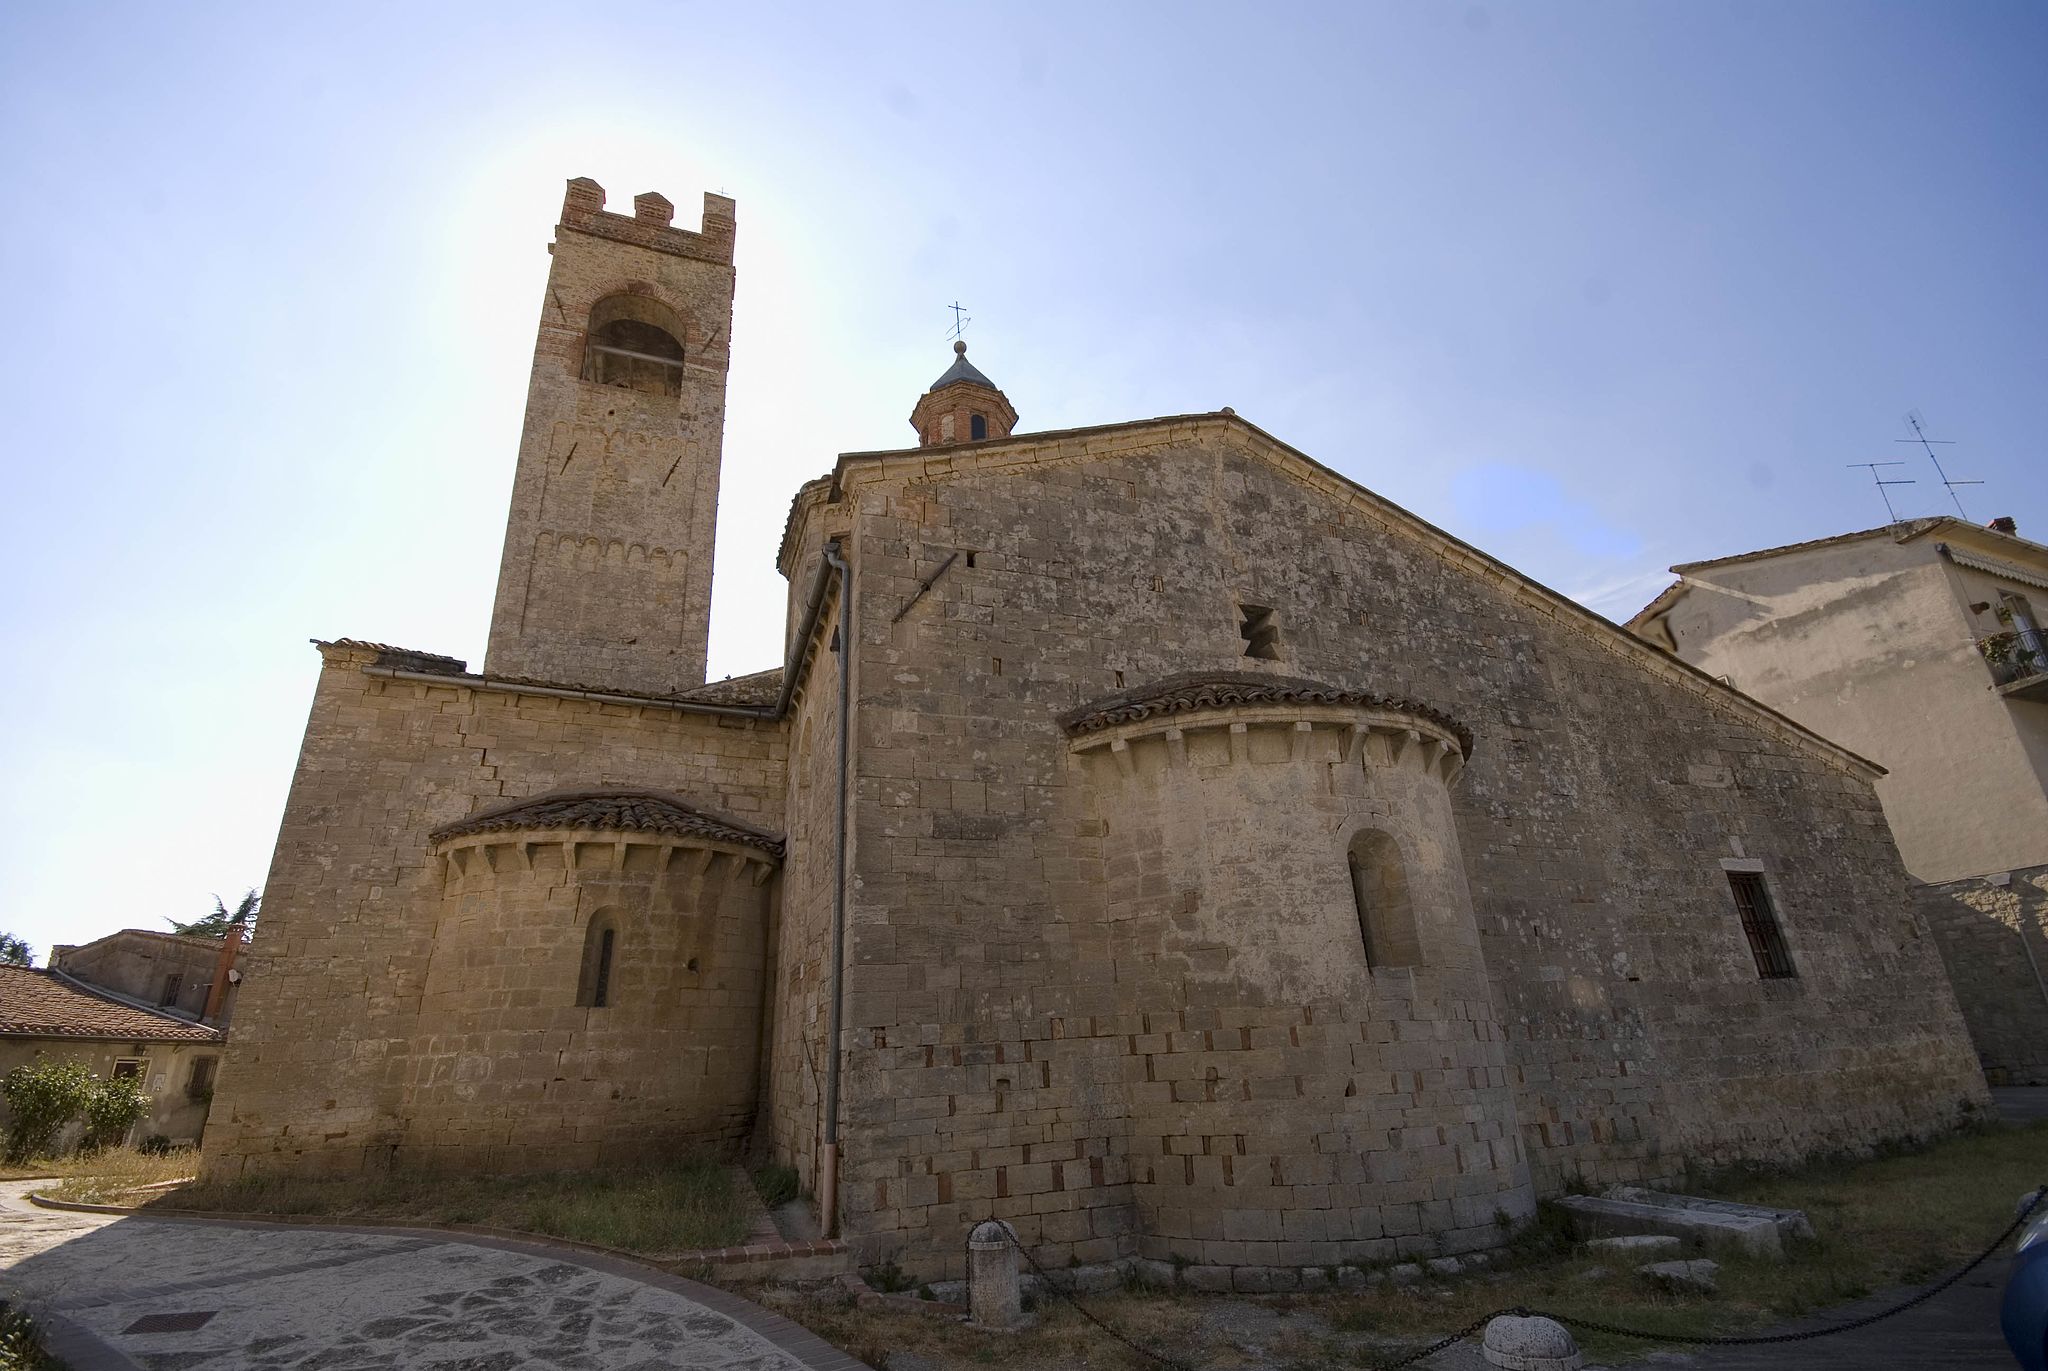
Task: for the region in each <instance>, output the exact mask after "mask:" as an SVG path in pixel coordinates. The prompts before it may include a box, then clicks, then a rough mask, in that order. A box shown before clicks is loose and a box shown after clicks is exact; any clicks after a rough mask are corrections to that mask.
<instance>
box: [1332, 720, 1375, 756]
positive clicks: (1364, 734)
mask: <svg viewBox="0 0 2048 1371" xmlns="http://www.w3.org/2000/svg"><path fill="white" fill-rule="evenodd" d="M1371 736H1372V726H1371V725H1369V724H1353V725H1351V727H1350V728H1348V729H1346V730H1345V732H1344V739H1343V741H1342V742H1340V743H1339V744H1338V752H1337V757H1338V760H1339V761H1342V762H1346V763H1349V762H1359V763H1361V764H1362V763H1363V762H1364V761H1365V740H1366V739H1367V738H1369V737H1371Z"/></svg>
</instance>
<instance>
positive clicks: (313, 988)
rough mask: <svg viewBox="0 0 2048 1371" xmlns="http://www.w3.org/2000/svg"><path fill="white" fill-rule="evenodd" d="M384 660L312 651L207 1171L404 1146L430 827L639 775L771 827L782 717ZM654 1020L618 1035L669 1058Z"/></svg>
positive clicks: (777, 796) (377, 1161) (364, 1159)
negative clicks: (406, 667)
mask: <svg viewBox="0 0 2048 1371" xmlns="http://www.w3.org/2000/svg"><path fill="white" fill-rule="evenodd" d="M385 655H386V654H384V653H383V652H381V651H380V650H378V649H377V648H375V647H369V646H360V645H354V644H347V643H341V644H331V645H327V646H326V647H324V648H323V649H322V656H323V659H324V661H323V667H322V670H321V673H320V679H319V683H318V686H317V688H316V691H315V693H314V699H313V708H312V713H311V717H310V718H309V720H308V722H307V728H306V738H305V742H304V744H303V746H302V748H301V751H300V754H299V763H298V769H297V772H296V774H295V775H294V777H293V781H292V788H291V792H290V795H289V797H288V799H287V800H286V804H285V815H284V821H283V824H282V827H281V828H280V831H279V834H278V844H277V849H276V853H275V855H274V856H273V858H272V861H271V868H270V875H269V879H268V881H267V882H266V884H265V887H264V920H263V932H262V934H261V935H260V936H259V937H257V938H255V939H254V940H252V942H251V944H250V947H249V949H248V951H247V952H246V953H244V956H245V957H246V958H247V959H248V962H249V976H248V980H247V982H246V986H245V990H244V994H243V998H242V1001H241V1004H240V1005H239V1006H238V1009H237V1018H236V1024H235V1031H234V1034H233V1037H232V1038H231V1039H230V1041H229V1044H228V1047H227V1052H226V1056H225V1058H224V1060H223V1062H222V1066H221V1075H220V1082H219V1085H218V1087H217V1090H216V1098H215V1103H214V1108H213V1112H212V1117H211V1119H210V1121H209V1124H208V1127H207V1136H206V1146H205V1149H204V1156H203V1166H204V1168H205V1170H206V1172H207V1173H208V1174H210V1175H236V1174H240V1173H242V1172H244V1171H261V1170H282V1169H294V1170H297V1171H300V1172H321V1171H326V1172H336V1173H346V1172H354V1171H359V1170H362V1169H365V1168H375V1167H380V1166H384V1165H387V1164H389V1163H390V1162H391V1160H392V1159H393V1158H394V1156H395V1155H396V1154H397V1152H398V1150H399V1149H401V1148H402V1147H403V1146H404V1145H405V1144H406V1142H407V1131H406V1127H405V1122H404V1120H405V1101H406V1098H407V1092H408V1091H409V1090H410V1089H411V1088H412V1085H413V1083H414V1080H415V1065H414V1061H413V1041H414V1036H415V1034H416V1033H417V1032H418V1031H419V1028H420V1011H421V1007H422V999H423V997H424V996H425V995H426V993H427V990H428V982H429V977H430V969H431V967H432V964H433V954H434V932H435V929H436V927H437V925H438V924H439V922H440V920H441V918H442V914H443V880H444V878H443V870H442V864H441V863H442V859H441V858H439V857H437V856H436V855H435V853H434V852H433V851H432V849H431V848H430V846H429V843H428V838H427V835H428V833H429V832H430V831H431V830H433V829H434V828H436V827H437V826H439V825H442V824H446V823H451V822H453V821H454V820H457V819H460V818H463V817H465V816H467V815H469V814H471V813H473V812H475V811H476V810H478V809H480V808H483V807H485V806H488V805H494V804H500V803H502V802H504V801H505V800H508V799H520V798H525V797H530V796H534V795H539V794H542V793H545V792H548V791H553V790H559V789H564V788H569V787H593V786H622V785H631V786H645V787H648V788H651V789H657V790H662V791H668V792H673V793H676V794H679V795H682V796H684V797H687V798H689V799H691V800H693V801H695V802H697V803H699V804H701V805H702V806H703V807H704V808H706V809H709V810H714V811H718V812H722V813H725V814H728V815H731V816H732V817H734V818H737V819H740V820H742V821H744V822H746V823H749V824H752V825H753V826H755V827H757V828H761V829H766V830H769V831H778V830H779V829H780V828H781V825H782V799H783V795H782V774H783V767H784V762H785V759H784V747H783V740H782V730H781V728H780V726H779V725H776V724H772V723H760V722H753V721H747V720H741V719H732V718H721V717H714V716H709V715H704V714H692V713H685V712H682V711H678V710H674V709H667V708H661V707H658V706H644V707H643V706H633V705H622V704H603V703H597V702H594V701H585V700H573V699H560V698H555V697H549V696H539V695H525V694H516V693H508V692H504V691H494V690H478V689H474V688H471V687H469V686H466V685H462V684H460V683H450V684H447V685H442V684H439V683H426V682H419V681H408V680H392V679H384V678H379V677H376V676H372V675H368V674H365V672H364V671H363V668H364V667H366V666H372V665H374V664H376V663H377V662H378V661H379V660H380V659H382V658H383V657H384V656H385ZM663 1031H665V1030H659V1029H658V1026H657V1024H656V1023H655V1020H654V1018H650V1021H649V1031H648V1033H647V1034H646V1035H645V1036H644V1037H643V1038H641V1039H640V1040H639V1041H638V1042H637V1043H635V1042H634V1041H632V1040H631V1038H630V1036H627V1037H622V1038H621V1039H620V1040H619V1041H618V1042H617V1044H616V1045H617V1047H618V1048H619V1050H620V1051H621V1052H622V1053H625V1054H630V1053H632V1052H637V1051H662V1050H665V1048H666V1046H667V1039H666V1038H664V1037H663V1036H662V1034H663ZM504 1084H505V1085H507V1086H510V1085H512V1084H514V1083H513V1082H510V1081H507V1082H504ZM506 1098H508V1097H507V1096H504V1095H501V1096H500V1097H499V1099H498V1100H495V1101H487V1103H502V1102H503V1101H504V1100H505V1099H506ZM510 1140H511V1130H510V1126H509V1124H508V1126H507V1131H506V1134H505V1138H504V1141H505V1142H506V1143H508V1144H509V1142H510ZM466 1145H474V1146H479V1147H483V1146H488V1145H490V1144H489V1142H488V1141H487V1140H484V1139H472V1140H470V1143H469V1144H466Z"/></svg>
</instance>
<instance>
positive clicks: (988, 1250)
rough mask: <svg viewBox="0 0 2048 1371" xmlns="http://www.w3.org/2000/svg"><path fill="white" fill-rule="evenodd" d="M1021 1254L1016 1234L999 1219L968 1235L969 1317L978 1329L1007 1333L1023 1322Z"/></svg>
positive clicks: (985, 1223)
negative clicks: (1019, 1270) (1018, 1275)
mask: <svg viewBox="0 0 2048 1371" xmlns="http://www.w3.org/2000/svg"><path fill="white" fill-rule="evenodd" d="M1018 1255H1019V1254H1018V1251H1017V1238H1016V1234H1014V1233H1013V1232H1011V1231H1010V1226H1009V1225H1008V1224H1006V1223H1004V1222H1002V1221H1001V1220H999V1219H989V1220H987V1221H985V1222H983V1223H978V1224H976V1225H975V1226H974V1231H973V1232H972V1233H969V1234H968V1235H967V1318H968V1322H970V1323H972V1324H973V1325H974V1326H975V1327H977V1328H989V1329H994V1330H996V1331H998V1332H1005V1333H1006V1332H1008V1331H1010V1330H1011V1329H1013V1328H1015V1327H1016V1326H1017V1325H1018V1324H1020V1323H1022V1322H1023V1321H1024V1291H1023V1284H1022V1283H1021V1282H1020V1281H1019V1280H1018V1279H1017V1258H1018Z"/></svg>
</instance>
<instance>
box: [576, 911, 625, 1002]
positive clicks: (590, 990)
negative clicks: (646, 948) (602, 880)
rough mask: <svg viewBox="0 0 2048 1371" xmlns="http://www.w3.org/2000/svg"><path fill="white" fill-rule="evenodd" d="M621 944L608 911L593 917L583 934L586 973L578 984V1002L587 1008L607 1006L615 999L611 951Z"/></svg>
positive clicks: (584, 968) (584, 972) (584, 969)
mask: <svg viewBox="0 0 2048 1371" xmlns="http://www.w3.org/2000/svg"><path fill="white" fill-rule="evenodd" d="M617 946H618V929H617V927H616V926H615V925H614V924H613V923H612V919H611V916H610V915H609V914H599V915H598V916H597V917H596V918H594V919H592V920H591V921H590V928H589V929H588V930H587V931H586V932H585V933H584V935H583V974H582V975H581V976H580V977H579V978H578V980H577V984H576V1003H577V1004H578V1005H580V1006H581V1007H583V1008H585V1009H604V1008H606V1007H608V1006H609V1005H610V1004H611V1002H612V953H613V952H614V950H615V949H616V948H617Z"/></svg>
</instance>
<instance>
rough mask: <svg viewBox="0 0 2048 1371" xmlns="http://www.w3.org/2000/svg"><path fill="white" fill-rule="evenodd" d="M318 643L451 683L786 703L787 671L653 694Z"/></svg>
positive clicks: (729, 704)
mask: <svg viewBox="0 0 2048 1371" xmlns="http://www.w3.org/2000/svg"><path fill="white" fill-rule="evenodd" d="M315 642H316V643H317V644H318V645H319V646H320V647H351V648H366V649H374V650H375V651H376V652H377V660H376V661H375V662H373V663H371V665H372V666H381V667H390V668H393V669H396V670H399V671H416V672H421V673H424V674H426V675H429V676H446V677H448V678H449V681H450V683H451V684H462V683H468V684H471V685H478V686H509V687H512V688H513V689H518V688H519V687H521V686H530V687H532V688H534V689H536V690H572V691H576V692H578V693H579V694H585V695H604V696H609V697H611V698H613V699H618V700H645V701H647V702H648V703H649V704H663V705H678V704H680V705H709V706H712V707H715V708H720V709H759V710H765V711H773V710H774V708H775V706H776V704H777V703H778V702H779V701H780V700H781V698H782V668H781V667H770V668H769V669H768V670H766V671H756V672H754V673H752V674H751V675H747V676H730V677H727V678H726V679H725V680H723V681H711V682H707V683H706V684H704V685H700V686H692V687H690V688H689V689H688V690H679V691H674V692H671V693H669V694H657V693H655V692H653V691H647V690H630V689H623V688H621V687H618V686H605V685H592V684H589V683H588V682H584V681H555V680H549V679H547V678H545V677H541V676H499V675H485V674H483V673H473V672H471V671H469V670H468V664H467V663H465V662H464V661H462V659H460V658H459V657H442V656H438V655H436V654H435V653H431V652H412V651H409V650H407V649H405V648H402V647H386V646H384V645H383V644H382V643H366V642H362V641H360V640H359V639H355V638H337V639H335V640H334V641H333V642H319V640H317V639H316V640H315Z"/></svg>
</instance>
